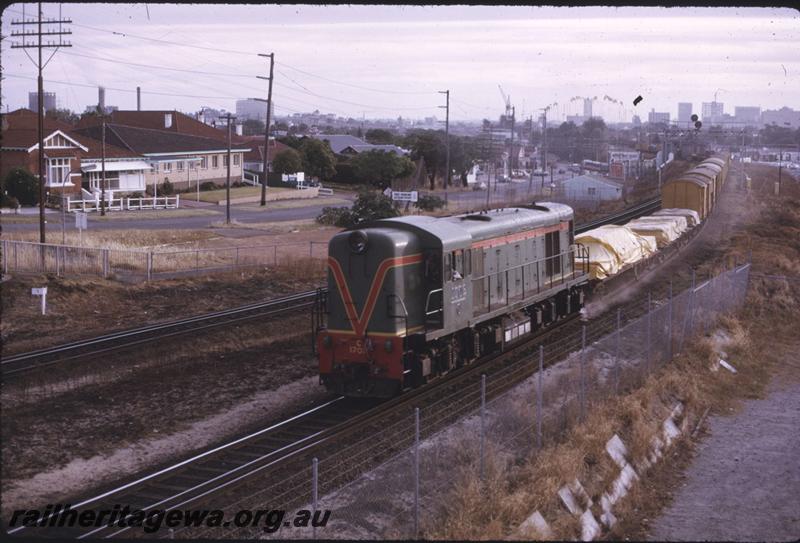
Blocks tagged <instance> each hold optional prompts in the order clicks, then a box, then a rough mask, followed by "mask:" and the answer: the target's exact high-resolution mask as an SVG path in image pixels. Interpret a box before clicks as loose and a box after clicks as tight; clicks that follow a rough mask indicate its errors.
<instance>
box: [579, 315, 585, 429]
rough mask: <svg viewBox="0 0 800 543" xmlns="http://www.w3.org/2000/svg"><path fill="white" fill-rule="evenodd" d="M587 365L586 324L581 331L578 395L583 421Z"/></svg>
mask: <svg viewBox="0 0 800 543" xmlns="http://www.w3.org/2000/svg"><path fill="white" fill-rule="evenodd" d="M585 364H586V325H585V324H584V325H583V328H582V330H581V364H580V380H581V382H580V391H579V392H580V394H579V395H578V398H579V399H580V415H581V421H583V420H584V417H585V415H586V383H585V378H586V376H585V375H584V373H585V371H584V366H585Z"/></svg>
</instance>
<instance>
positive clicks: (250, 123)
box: [242, 119, 264, 136]
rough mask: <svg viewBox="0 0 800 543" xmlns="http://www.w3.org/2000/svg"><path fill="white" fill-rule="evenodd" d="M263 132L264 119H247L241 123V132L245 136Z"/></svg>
mask: <svg viewBox="0 0 800 543" xmlns="http://www.w3.org/2000/svg"><path fill="white" fill-rule="evenodd" d="M263 133H264V121H260V120H258V119H247V120H246V121H245V122H244V123H242V134H244V135H245V136H258V135H260V134H263Z"/></svg>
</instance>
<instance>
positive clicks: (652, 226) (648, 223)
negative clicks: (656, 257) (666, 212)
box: [625, 217, 686, 249]
mask: <svg viewBox="0 0 800 543" xmlns="http://www.w3.org/2000/svg"><path fill="white" fill-rule="evenodd" d="M676 218H677V217H658V219H661V220H656V217H650V218H647V219H646V218H644V217H640V218H638V219H634V220H632V221H631V222H629V223H628V224H626V225H625V226H627V227H628V228H630V229H631V230H633V231H634V232H636V233H637V234H639V235H640V236H653V237H655V238H656V243H657V244H658V248H659V249H661V248H662V247H664V246H666V245H669V244H670V243H671V242H672V241H674V240H676V239H678V238H679V237H680V232H679V231H678V226H677V223H676V221H675V220H674V219H676ZM685 222H686V219H684V223H685Z"/></svg>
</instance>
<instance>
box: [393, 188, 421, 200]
mask: <svg viewBox="0 0 800 543" xmlns="http://www.w3.org/2000/svg"><path fill="white" fill-rule="evenodd" d="M417 195H418V192H417V191H415V190H412V191H411V192H397V191H393V192H392V200H394V201H395V202H416V201H417Z"/></svg>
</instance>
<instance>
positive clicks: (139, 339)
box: [0, 197, 661, 377]
mask: <svg viewBox="0 0 800 543" xmlns="http://www.w3.org/2000/svg"><path fill="white" fill-rule="evenodd" d="M660 207H661V198H660V197H659V198H653V199H651V200H647V201H645V202H641V203H639V204H636V205H633V206H631V207H629V208H627V209H625V210H623V211H621V212H619V213H615V214H612V215H609V216H607V217H603V218H602V219H597V220H594V221H590V222H588V223H585V224H581V225H578V226H576V227H575V233H576V234H580V233H583V232H586V231H588V230H591V229H592V228H597V227H599V226H603V225H606V224H618V223H624V222H626V221H628V220H631V219H633V218H635V217H639V216H642V215H645V214H647V213H650V212H652V211H655V210H657V209H659V208H660ZM320 290H321V291H322V292H325V291H326V290H327V289H326V288H324V287H323V288H322V289H320ZM316 295H317V290H309V291H305V292H299V293H296V294H291V295H288V296H283V297H281V298H275V299H272V300H266V301H263V302H255V303H252V304H247V305H242V306H239V307H234V308H231V309H226V310H222V311H215V312H212V313H205V314H202V315H197V316H194V317H187V318H183V319H178V320H175V321H169V322H164V323H156V324H151V325H147V326H143V327H140V328H133V329H129V330H122V331H118V332H112V333H110V334H105V335H102V336H97V337H93V338H89V339H85V340H79V341H74V342H71V343H65V344H62V345H56V346H54V347H50V348H45V349H39V350H35V351H30V352H26V353H20V354H16V355H11V356H5V357H3V358H2V360H1V361H0V372H2V376H3V377H8V376H12V375H17V374H20V373H24V372H27V371H30V370H33V369H37V368H41V367H45V366H50V365H52V364H55V363H61V362H67V361H72V360H76V359H80V358H84V357H91V356H94V355H97V354H101V353H108V352H110V351H116V350H121V349H125V348H128V347H132V346H136V345H141V344H143V343H147V342H150V341H153V340H156V339H162V338H169V337H175V336H178V335H182V334H186V333H193V332H198V331H201V330H208V329H210V328H214V327H217V326H226V325H230V324H233V323H236V322H242V321H246V320H251V319H257V318H260V317H272V316H277V315H279V314H282V313H289V312H295V311H299V310H301V309H306V308H310V307H312V306H313V303H314V299H315V297H316Z"/></svg>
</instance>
